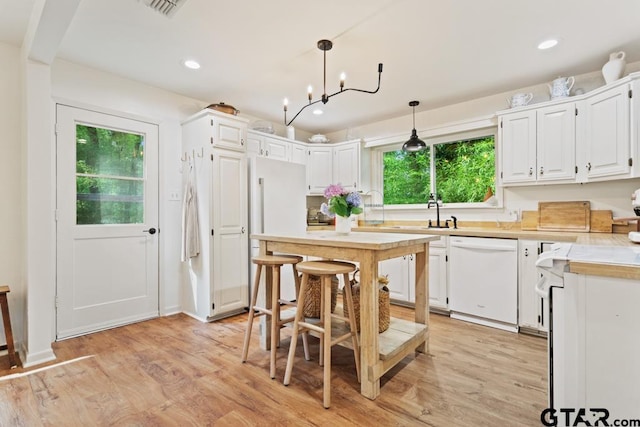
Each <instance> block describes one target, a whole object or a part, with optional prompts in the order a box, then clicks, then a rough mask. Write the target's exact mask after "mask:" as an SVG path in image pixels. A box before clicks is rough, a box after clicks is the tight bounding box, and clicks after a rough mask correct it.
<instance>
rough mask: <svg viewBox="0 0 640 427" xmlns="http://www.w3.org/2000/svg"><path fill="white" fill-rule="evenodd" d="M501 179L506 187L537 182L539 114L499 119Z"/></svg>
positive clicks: (532, 113) (525, 114)
mask: <svg viewBox="0 0 640 427" xmlns="http://www.w3.org/2000/svg"><path fill="white" fill-rule="evenodd" d="M499 123H500V130H499V136H500V143H499V144H500V153H501V154H500V158H501V171H500V177H501V179H502V183H503V184H505V185H506V184H512V183H513V184H515V183H532V182H535V181H536V175H535V170H536V112H535V111H522V112H519V113H513V114H505V115H503V116H500V117H499Z"/></svg>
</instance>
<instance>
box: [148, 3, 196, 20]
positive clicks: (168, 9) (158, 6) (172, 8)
mask: <svg viewBox="0 0 640 427" xmlns="http://www.w3.org/2000/svg"><path fill="white" fill-rule="evenodd" d="M186 2H187V0H144V4H146V5H147V6H149V7H150V8H151V9H153V10H155V11H156V12H160V13H161V14H163V15H164V16H166V17H168V18H171V17H173V15H175V13H176V12H177V11H178V9H180V7H182V5H183V4H185V3H186Z"/></svg>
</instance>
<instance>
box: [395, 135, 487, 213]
mask: <svg viewBox="0 0 640 427" xmlns="http://www.w3.org/2000/svg"><path fill="white" fill-rule="evenodd" d="M432 157H433V159H432ZM432 161H433V165H434V168H433V169H434V170H431V167H430V165H431V164H432ZM383 168H384V169H383V198H384V204H385V205H411V204H425V203H427V200H428V199H429V193H437V194H438V197H439V198H440V199H442V201H443V202H444V203H480V202H482V201H483V199H484V195H485V194H486V192H487V190H488V189H489V188H491V189H492V190H493V191H494V192H495V142H494V137H493V136H488V137H484V138H479V139H474V140H465V141H454V142H448V143H444V144H435V145H433V146H428V147H427V149H426V150H423V151H420V152H417V153H406V152H403V151H402V150H397V151H387V152H385V153H383ZM432 173H433V174H435V187H436V188H435V189H432V188H431V174H432Z"/></svg>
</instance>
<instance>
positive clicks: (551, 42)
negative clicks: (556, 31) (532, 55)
mask: <svg viewBox="0 0 640 427" xmlns="http://www.w3.org/2000/svg"><path fill="white" fill-rule="evenodd" d="M557 44H558V40H556V39H549V40H545V41H543V42H542V43H540V44H539V45H538V49H540V50H544V49H550V48H552V47H554V46H555V45H557Z"/></svg>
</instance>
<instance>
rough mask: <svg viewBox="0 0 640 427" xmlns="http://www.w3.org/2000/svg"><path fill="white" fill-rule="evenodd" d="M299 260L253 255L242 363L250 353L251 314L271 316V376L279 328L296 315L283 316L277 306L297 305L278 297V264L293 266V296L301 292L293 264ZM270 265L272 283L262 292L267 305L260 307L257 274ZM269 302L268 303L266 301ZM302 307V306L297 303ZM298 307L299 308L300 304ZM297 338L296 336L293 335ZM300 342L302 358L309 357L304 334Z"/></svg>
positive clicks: (273, 371)
mask: <svg viewBox="0 0 640 427" xmlns="http://www.w3.org/2000/svg"><path fill="white" fill-rule="evenodd" d="M300 261H302V257H300V256H296V255H258V256H256V257H253V259H252V262H253V263H254V264H256V265H257V269H256V277H255V281H254V284H253V293H252V294H251V305H250V309H249V320H248V321H247V329H246V331H245V334H244V345H243V348H242V363H244V362H246V361H247V355H248V353H249V341H250V340H251V329H252V327H253V319H254V317H259V316H264V315H267V316H270V322H271V346H270V347H271V348H270V351H271V362H270V365H271V366H270V369H269V374H270V375H271V378H272V379H273V378H275V377H276V349H277V347H278V346H279V345H280V328H281V327H282V325H285V324H287V323H289V322H293V320H294V319H295V317H288V318H286V319H281V318H280V306H281V304H282V305H288V306H297V305H298V304H297V303H295V302H291V301H287V300H283V299H280V268H281V267H282V266H283V265H285V264H291V267H292V268H293V276H294V280H295V286H296V298H299V294H300V277H299V276H298V271H297V270H296V264H298V263H299V262H300ZM263 267H266V268H270V269H271V273H272V280H273V282H272V285H271V295H265V298H266V300H267V304H266V306H267V307H260V306H258V305H257V300H258V288H259V287H260V277H261V274H262V268H263ZM269 302H270V304H269ZM300 307H302V306H300ZM299 311H302V308H300V310H299ZM256 312H257V313H256ZM296 339H297V336H296ZM302 345H303V347H304V356H305V359H307V360H309V359H310V357H309V344H308V342H307V334H304V335H303V336H302Z"/></svg>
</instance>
